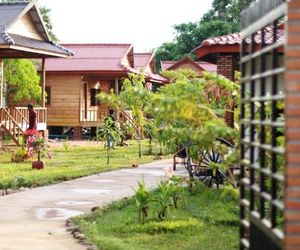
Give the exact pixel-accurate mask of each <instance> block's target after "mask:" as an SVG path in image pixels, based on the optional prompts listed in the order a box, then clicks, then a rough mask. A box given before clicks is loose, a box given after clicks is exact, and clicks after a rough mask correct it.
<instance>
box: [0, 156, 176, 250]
mask: <svg viewBox="0 0 300 250" xmlns="http://www.w3.org/2000/svg"><path fill="white" fill-rule="evenodd" d="M171 166H172V162H171V161H170V160H161V161H156V162H152V163H148V164H144V165H141V166H139V167H138V168H132V169H121V170H117V171H112V172H105V173H101V174H96V175H92V176H88V177H83V178H80V179H76V180H72V181H66V182H62V183H59V184H55V185H51V186H46V187H40V188H35V189H31V190H28V191H25V192H19V193H15V194H11V195H8V196H4V197H0V249H1V250H27V249H28V250H81V249H86V247H84V246H82V245H79V244H78V243H77V242H76V241H75V239H73V238H72V237H71V234H70V233H68V232H67V231H66V228H65V221H66V219H67V218H69V217H71V216H75V215H78V214H81V213H84V212H89V211H90V210H91V208H92V207H95V206H103V205H105V204H107V203H110V202H111V201H113V200H117V199H120V198H123V197H128V196H131V195H133V193H134V191H133V189H132V188H135V187H136V186H137V181H138V180H142V179H143V178H144V180H145V182H146V184H147V187H149V188H151V187H155V186H156V185H157V183H158V182H159V181H160V180H161V179H162V178H164V176H165V171H164V169H166V168H167V167H171Z"/></svg>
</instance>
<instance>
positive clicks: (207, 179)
mask: <svg viewBox="0 0 300 250" xmlns="http://www.w3.org/2000/svg"><path fill="white" fill-rule="evenodd" d="M218 141H220V142H221V143H222V144H225V145H227V146H228V147H230V148H233V145H232V144H231V143H230V142H228V141H226V140H224V139H218ZM201 159H202V160H201V162H200V164H199V166H198V167H197V168H195V176H198V177H199V179H200V180H202V181H203V182H204V183H206V184H207V185H208V186H209V187H212V184H213V183H215V184H216V185H217V188H219V185H220V184H223V183H224V180H225V178H226V175H225V173H224V172H223V171H222V170H221V169H219V168H216V169H214V170H213V169H212V168H211V163H216V164H220V163H222V162H224V160H223V158H222V156H221V155H220V154H219V153H218V152H216V151H214V150H213V149H212V150H207V151H204V152H202V157H201Z"/></svg>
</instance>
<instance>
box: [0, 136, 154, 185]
mask: <svg viewBox="0 0 300 250" xmlns="http://www.w3.org/2000/svg"><path fill="white" fill-rule="evenodd" d="M128 143H129V146H128V147H116V149H114V150H112V157H111V162H110V165H107V164H106V150H105V149H104V147H103V145H101V144H99V145H96V146H80V147H79V146H78V147H71V146H69V145H68V144H67V143H63V144H62V146H61V147H58V148H55V149H54V150H53V157H52V158H51V159H43V161H44V162H45V164H46V167H45V169H44V170H33V169H32V167H31V162H25V163H12V162H11V155H12V153H11V152H3V151H2V152H1V151H0V159H1V160H0V161H1V162H0V189H1V188H12V189H17V188H19V187H35V186H43V185H48V184H52V183H56V182H60V181H65V180H70V179H74V178H78V177H82V176H87V175H91V174H95V173H100V172H104V171H110V170H116V169H120V168H125V167H130V166H131V165H132V164H141V163H147V162H151V161H153V160H154V159H155V158H156V155H143V157H142V158H141V159H139V157H138V145H137V143H136V142H135V141H129V142H128ZM146 143H147V142H144V143H143V144H144V145H143V148H144V150H145V152H144V153H145V154H146V151H147V147H146V146H147V144H146ZM155 152H158V148H155Z"/></svg>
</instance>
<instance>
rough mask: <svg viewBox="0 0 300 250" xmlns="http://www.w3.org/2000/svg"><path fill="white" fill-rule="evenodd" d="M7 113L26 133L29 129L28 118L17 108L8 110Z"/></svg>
mask: <svg viewBox="0 0 300 250" xmlns="http://www.w3.org/2000/svg"><path fill="white" fill-rule="evenodd" d="M7 111H8V112H9V114H10V115H11V116H12V117H13V119H14V120H15V121H16V122H17V123H18V125H19V126H20V127H21V128H22V129H23V130H24V131H25V130H26V129H27V128H28V126H29V122H28V118H26V117H25V116H24V115H23V113H22V112H21V111H20V110H18V109H16V108H7Z"/></svg>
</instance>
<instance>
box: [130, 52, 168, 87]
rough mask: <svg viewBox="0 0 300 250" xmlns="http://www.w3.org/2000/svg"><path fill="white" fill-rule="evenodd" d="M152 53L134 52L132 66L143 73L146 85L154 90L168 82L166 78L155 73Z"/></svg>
mask: <svg viewBox="0 0 300 250" xmlns="http://www.w3.org/2000/svg"><path fill="white" fill-rule="evenodd" d="M155 65H156V62H155V57H154V53H134V68H135V69H136V70H137V71H138V72H142V73H144V74H145V78H146V87H147V88H148V89H150V90H152V91H156V90H157V88H159V87H160V86H162V85H164V84H166V83H168V80H167V79H166V78H164V77H162V76H161V75H159V74H157V73H156V66H155Z"/></svg>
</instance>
